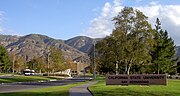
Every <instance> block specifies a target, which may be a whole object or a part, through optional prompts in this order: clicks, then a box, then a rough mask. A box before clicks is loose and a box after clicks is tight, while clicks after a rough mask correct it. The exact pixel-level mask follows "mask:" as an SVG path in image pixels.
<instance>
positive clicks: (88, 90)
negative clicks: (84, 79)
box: [87, 87, 94, 96]
mask: <svg viewBox="0 0 180 96" xmlns="http://www.w3.org/2000/svg"><path fill="white" fill-rule="evenodd" d="M87 90H88V91H89V92H90V93H91V95H92V96H94V94H93V93H92V92H91V91H90V90H89V87H87Z"/></svg>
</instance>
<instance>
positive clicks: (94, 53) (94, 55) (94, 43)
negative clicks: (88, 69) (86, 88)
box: [93, 41, 96, 79]
mask: <svg viewBox="0 0 180 96" xmlns="http://www.w3.org/2000/svg"><path fill="white" fill-rule="evenodd" d="M95 46H96V41H94V42H93V47H94V48H93V51H94V52H93V64H94V74H93V76H94V79H96V62H95V57H96V52H95V51H96V49H95V48H96V47H95Z"/></svg>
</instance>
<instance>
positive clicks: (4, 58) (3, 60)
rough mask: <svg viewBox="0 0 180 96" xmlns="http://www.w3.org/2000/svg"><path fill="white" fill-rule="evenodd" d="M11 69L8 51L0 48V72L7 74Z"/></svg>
mask: <svg viewBox="0 0 180 96" xmlns="http://www.w3.org/2000/svg"><path fill="white" fill-rule="evenodd" d="M10 69H11V62H10V59H9V56H8V51H7V50H6V48H5V47H3V46H0V72H7V71H10Z"/></svg>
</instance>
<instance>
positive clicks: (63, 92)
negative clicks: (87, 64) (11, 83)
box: [0, 82, 87, 96]
mask: <svg viewBox="0 0 180 96" xmlns="http://www.w3.org/2000/svg"><path fill="white" fill-rule="evenodd" d="M84 83H87V82H81V83H76V84H69V85H64V86H55V87H48V88H41V89H34V90H29V91H22V92H13V93H0V96H69V89H70V88H71V87H74V86H78V85H81V84H84Z"/></svg>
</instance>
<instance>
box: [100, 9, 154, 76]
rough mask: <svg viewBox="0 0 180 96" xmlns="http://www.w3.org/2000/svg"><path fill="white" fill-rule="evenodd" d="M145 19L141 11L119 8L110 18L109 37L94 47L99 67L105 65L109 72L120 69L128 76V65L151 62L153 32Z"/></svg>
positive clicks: (129, 66)
mask: <svg viewBox="0 0 180 96" xmlns="http://www.w3.org/2000/svg"><path fill="white" fill-rule="evenodd" d="M147 19H148V18H147V17H146V16H145V15H144V14H143V13H142V12H140V11H139V10H137V9H133V8H131V7H125V8H123V9H122V11H121V12H120V13H119V14H118V15H117V16H116V17H114V19H113V21H114V22H115V29H114V30H113V32H112V34H111V35H110V36H108V37H106V38H105V39H103V40H102V41H100V42H98V44H97V50H98V53H99V60H100V61H101V62H100V65H101V66H100V67H101V68H104V67H105V65H106V63H108V66H113V67H112V68H113V72H114V71H116V72H117V71H119V72H120V71H122V70H124V73H127V74H129V73H130V70H131V67H132V66H134V65H144V64H148V63H149V62H150V61H151V55H150V49H151V48H152V46H153V44H154V40H153V35H154V33H153V30H152V28H151V25H150V24H149V22H148V21H147ZM103 60H104V61H103ZM109 68H110V67H109ZM117 68H118V70H115V69H117Z"/></svg>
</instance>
